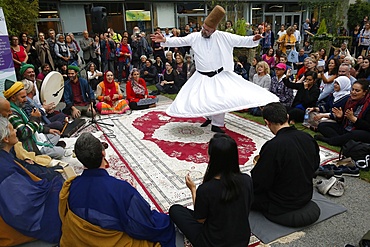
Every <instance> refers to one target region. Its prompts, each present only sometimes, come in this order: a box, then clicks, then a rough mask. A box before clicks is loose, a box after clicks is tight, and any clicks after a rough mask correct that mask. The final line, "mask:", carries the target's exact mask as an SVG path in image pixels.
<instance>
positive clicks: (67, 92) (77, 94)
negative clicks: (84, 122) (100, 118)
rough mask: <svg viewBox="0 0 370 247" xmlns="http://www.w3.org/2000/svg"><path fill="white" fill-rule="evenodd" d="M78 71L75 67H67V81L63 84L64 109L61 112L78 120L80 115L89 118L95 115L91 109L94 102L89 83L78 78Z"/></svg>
mask: <svg viewBox="0 0 370 247" xmlns="http://www.w3.org/2000/svg"><path fill="white" fill-rule="evenodd" d="M78 72H80V69H79V68H78V67H77V66H73V65H69V66H68V78H69V80H68V81H66V82H65V83H64V101H65V103H66V107H65V108H64V110H63V112H64V113H65V114H67V115H71V116H72V117H73V118H79V117H81V115H86V116H87V117H91V116H92V114H94V115H95V114H96V112H95V109H94V108H93V107H91V105H92V104H93V102H95V94H94V91H93V90H92V89H91V87H90V85H89V83H88V82H87V81H86V80H85V79H84V78H80V77H78Z"/></svg>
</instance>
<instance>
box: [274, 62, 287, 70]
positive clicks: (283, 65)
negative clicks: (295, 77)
mask: <svg viewBox="0 0 370 247" xmlns="http://www.w3.org/2000/svg"><path fill="white" fill-rule="evenodd" d="M275 69H283V70H286V65H285V64H283V63H278V64H277V65H276V66H275Z"/></svg>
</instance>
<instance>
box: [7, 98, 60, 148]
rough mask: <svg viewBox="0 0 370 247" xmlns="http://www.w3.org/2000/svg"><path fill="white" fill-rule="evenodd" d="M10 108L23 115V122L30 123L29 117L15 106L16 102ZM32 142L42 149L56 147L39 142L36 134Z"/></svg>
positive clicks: (11, 103)
mask: <svg viewBox="0 0 370 247" xmlns="http://www.w3.org/2000/svg"><path fill="white" fill-rule="evenodd" d="M10 106H11V108H12V109H13V110H14V111H16V112H17V113H18V114H19V115H21V117H22V120H23V122H24V123H26V124H27V123H28V122H29V118H28V117H27V115H26V113H25V112H24V111H23V110H22V109H21V108H19V107H18V106H17V105H16V104H14V102H10ZM32 140H33V141H34V142H35V143H36V144H37V145H38V146H42V147H50V148H51V147H53V146H54V145H53V144H51V143H44V142H39V141H37V139H36V136H35V134H33V135H32Z"/></svg>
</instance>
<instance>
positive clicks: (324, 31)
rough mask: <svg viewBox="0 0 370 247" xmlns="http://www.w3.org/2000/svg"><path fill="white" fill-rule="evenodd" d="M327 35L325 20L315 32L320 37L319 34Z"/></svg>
mask: <svg viewBox="0 0 370 247" xmlns="http://www.w3.org/2000/svg"><path fill="white" fill-rule="evenodd" d="M327 33H328V30H327V28H326V22H325V19H322V20H321V21H320V26H319V29H318V30H317V35H320V34H327Z"/></svg>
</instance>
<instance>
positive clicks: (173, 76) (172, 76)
mask: <svg viewBox="0 0 370 247" xmlns="http://www.w3.org/2000/svg"><path fill="white" fill-rule="evenodd" d="M155 86H156V88H157V89H158V90H157V91H155V92H153V93H152V94H153V95H154V94H159V93H160V92H161V93H168V94H175V93H178V92H179V89H180V85H179V81H178V75H177V72H176V71H175V70H174V69H173V68H172V66H171V64H170V63H168V62H167V63H166V70H165V72H164V73H163V80H162V81H161V82H158V83H157V84H156V85H155Z"/></svg>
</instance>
